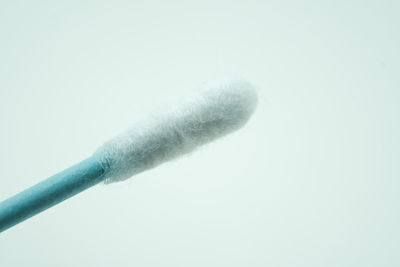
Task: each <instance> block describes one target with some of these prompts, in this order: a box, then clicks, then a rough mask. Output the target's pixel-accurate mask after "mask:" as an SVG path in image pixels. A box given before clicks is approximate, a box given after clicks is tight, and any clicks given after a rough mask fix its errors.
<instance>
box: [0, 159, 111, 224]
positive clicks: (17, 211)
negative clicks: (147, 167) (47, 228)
mask: <svg viewBox="0 0 400 267" xmlns="http://www.w3.org/2000/svg"><path fill="white" fill-rule="evenodd" d="M103 174H104V169H103V167H102V166H101V165H100V164H99V163H98V162H97V161H96V160H95V159H94V158H88V159H86V160H83V161H82V162H80V163H78V164H76V165H74V166H72V167H70V168H68V169H66V170H64V171H62V172H60V173H58V174H56V175H53V176H51V177H50V178H48V179H46V180H44V181H42V182H40V183H38V184H36V185H34V186H32V187H30V188H28V189H26V190H25V191H22V192H21V193H19V194H17V195H15V196H13V197H10V198H9V199H6V200H4V201H3V202H1V203H0V232H2V231H4V230H6V229H8V228H10V227H12V226H14V225H16V224H18V223H20V222H22V221H24V220H26V219H28V218H30V217H32V216H34V215H36V214H38V213H40V212H42V211H44V210H46V209H48V208H50V207H52V206H54V205H56V204H58V203H60V202H61V201H63V200H65V199H67V198H70V197H72V196H74V195H76V194H78V193H79V192H82V191H83V190H85V189H87V188H89V187H91V186H93V185H95V184H98V183H99V182H101V181H102V180H103Z"/></svg>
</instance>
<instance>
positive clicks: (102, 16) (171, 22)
mask: <svg viewBox="0 0 400 267" xmlns="http://www.w3.org/2000/svg"><path fill="white" fill-rule="evenodd" d="M399 14H400V4H399V2H398V1H386V0H376V1H356V0H351V1H350V0H341V1H314V0H308V1H249V0H242V1H218V0H202V1H172V0H171V1H2V2H1V3H0V33H1V35H0V123H1V125H2V126H1V129H2V130H1V131H0V160H1V171H2V174H1V178H0V199H5V198H7V197H9V196H11V195H13V194H14V193H17V192H19V191H20V190H22V189H24V188H26V187H28V186H30V185H32V184H34V183H36V182H38V181H40V180H41V179H43V178H46V177H48V176H50V175H52V174H54V173H56V172H58V171H60V170H62V169H64V168H66V167H69V166H70V165H72V164H74V163H76V162H78V161H79V160H81V159H84V158H85V157H88V156H89V155H90V154H91V153H92V152H93V151H94V150H95V149H96V148H97V147H98V146H99V145H100V144H101V143H102V142H103V141H105V140H107V139H108V138H110V137H112V136H114V135H115V134H117V133H118V132H120V131H121V130H123V129H125V128H126V127H128V126H129V125H130V124H131V123H132V122H133V121H135V120H136V119H138V118H140V117H142V116H143V115H145V114H146V113H147V112H148V111H150V110H152V109H153V108H154V107H156V106H158V105H159V104H160V103H162V102H164V101H168V100H170V99H171V98H174V97H176V96H180V95H184V94H186V93H188V92H190V91H191V90H192V89H193V88H195V87H196V86H197V85H198V84H200V83H201V82H202V81H205V80H207V79H210V78H212V77H215V76H218V75H219V74H221V73H234V74H239V75H241V76H244V77H246V78H248V79H249V80H250V81H252V82H253V83H254V84H255V85H256V86H257V87H258V88H259V94H260V103H259V108H258V110H257V112H256V114H255V116H254V117H253V118H252V120H251V121H250V123H249V124H248V125H247V127H245V128H244V129H243V130H241V131H239V132H237V133H235V134H234V135H231V136H229V137H227V138H225V139H223V140H221V141H218V142H216V143H214V144H212V145H210V146H208V147H206V148H204V149H201V151H198V152H197V153H195V154H193V155H192V156H190V157H184V158H183V159H180V160H178V161H174V162H172V163H170V164H166V165H163V166H161V167H159V168H157V169H155V170H152V171H148V172H146V173H143V174H141V175H139V176H137V177H136V179H132V180H130V181H128V182H125V183H119V184H115V185H110V186H97V187H95V188H93V189H91V190H88V191H87V192H85V193H83V194H81V195H79V196H77V197H74V198H73V199H70V200H68V201H66V202H64V203H62V204H60V205H58V206H56V207H54V208H52V209H50V210H48V211H46V212H44V213H42V214H40V215H39V216H36V217H34V218H32V219H30V220H28V221H26V222H24V223H22V224H20V225H18V226H16V227H14V228H12V229H10V230H8V231H6V232H4V233H2V234H0V266H2V267H8V266H29V267H32V266H77V267H79V266H143V267H147V266H174V267H176V266H185V267H187V266H194V267H195V266H216V267H217V266H218V267H220V266H229V267H233V266H252V267H253V266H254V267H256V266H281V267H293V266H304V267H313V266H315V267H320V266H324V267H333V266H335V267H336V266H360V267H369V266H379V267H381V266H385V267H392V266H393V267H394V266H400V254H399V245H400V230H399V225H400V211H399V210H400V207H399V205H400V182H399V176H400V164H399V157H400V143H399V136H400V127H399V125H400V121H399V115H400V108H399V104H400V75H399V71H400V51H399V47H400V34H399V33H400V30H399V29H400V16H399Z"/></svg>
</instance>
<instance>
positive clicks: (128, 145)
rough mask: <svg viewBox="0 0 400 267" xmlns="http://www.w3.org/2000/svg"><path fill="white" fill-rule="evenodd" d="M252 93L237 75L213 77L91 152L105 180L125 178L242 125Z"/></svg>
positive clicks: (252, 102) (253, 98)
mask: <svg viewBox="0 0 400 267" xmlns="http://www.w3.org/2000/svg"><path fill="white" fill-rule="evenodd" d="M256 106H257V93H256V91H255V89H254V88H253V86H252V85H251V84H250V83H248V82H247V81H244V80H241V79H227V78H224V79H219V80H215V81H211V82H208V83H206V84H204V86H203V88H202V90H200V91H199V92H197V93H195V94H194V95H192V96H190V97H188V98H185V99H183V100H182V101H181V102H178V103H177V104H176V105H174V106H169V107H168V108H166V109H165V110H159V111H158V113H157V114H153V115H151V116H149V117H148V118H146V119H145V120H142V121H139V122H137V123H135V124H134V125H133V126H132V127H131V128H130V129H129V130H128V131H126V132H124V133H122V134H121V135H119V136H117V137H115V138H113V139H111V140H109V141H108V142H106V143H105V144H104V145H103V146H101V147H100V148H99V149H98V150H97V151H96V152H95V154H94V156H95V157H96V158H97V160H98V161H99V162H100V164H102V166H103V167H104V169H105V172H106V174H105V175H106V177H105V180H104V181H105V183H112V182H116V181H122V180H125V179H127V178H129V177H131V176H132V175H134V174H136V173H139V172H142V171H145V170H147V169H150V168H153V167H155V166H157V165H159V164H161V163H163V162H166V161H168V160H171V159H174V158H176V157H178V156H180V155H183V154H186V153H189V152H191V151H193V150H194V149H195V148H196V147H198V146H201V145H203V144H205V143H208V142H210V141H212V140H214V139H216V138H218V137H221V136H223V135H225V134H227V133H229V132H232V131H234V130H236V129H238V128H240V127H241V126H243V125H244V124H245V123H246V122H247V121H248V119H249V118H250V116H251V114H252V113H253V111H254V109H255V107H256Z"/></svg>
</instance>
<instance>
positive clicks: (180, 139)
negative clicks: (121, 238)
mask: <svg viewBox="0 0 400 267" xmlns="http://www.w3.org/2000/svg"><path fill="white" fill-rule="evenodd" d="M256 105H257V94H256V91H255V90H254V88H253V87H252V86H251V84H249V83H248V82H246V81H244V80H241V79H228V78H224V79H219V80H216V81H212V82H208V83H206V84H205V85H204V86H203V88H202V90H201V91H200V92H197V93H195V94H194V95H192V96H190V97H188V98H186V99H183V100H182V101H181V102H179V103H178V104H176V105H174V106H169V107H167V108H166V109H165V110H163V111H162V112H158V113H155V114H152V115H151V116H149V117H148V118H146V119H145V120H142V121H139V122H137V123H135V124H134V125H133V127H131V128H130V129H129V130H128V131H126V132H124V133H122V134H121V135H119V136H117V137H115V138H113V139H111V140H109V141H108V142H106V143H105V144H104V145H103V146H101V147H100V148H99V149H98V150H97V151H96V152H95V153H94V154H93V156H91V157H90V158H88V159H86V160H84V161H82V162H80V163H78V164H76V165H74V166H72V167H70V168H69V169H66V170H64V171H62V172H60V173H58V174H56V175H54V176H52V177H50V178H48V179H46V180H44V181H42V182H40V183H38V184H36V185H34V186H32V187H30V188H28V189H26V190H25V191H22V192H21V193H19V194H17V195H15V196H13V197H11V198H9V199H7V200H5V201H3V202H1V203H0V232H1V231H4V230H6V229H8V228H10V227H12V226H13V225H15V224H17V223H19V222H21V221H23V220H26V219H28V218H29V217H32V216H34V215H35V214H37V213H39V212H41V211H43V210H45V209H47V208H50V207H51V206H53V205H56V204H57V203H60V202H61V201H63V200H65V199H67V198H69V197H71V196H73V195H75V194H77V193H79V192H81V191H83V190H85V189H87V188H89V187H91V186H93V185H95V184H98V183H100V182H102V181H104V182H105V183H112V182H117V181H122V180H125V179H127V178H129V177H131V176H132V175H134V174H137V173H139V172H142V171H145V170H147V169H150V168H153V167H155V166H157V165H159V164H161V163H163V162H166V161H168V160H171V159H174V158H176V157H178V156H180V155H183V154H187V153H189V152H192V151H193V150H195V149H196V148H197V147H199V146H201V145H203V144H206V143H208V142H210V141H212V140H214V139H216V138H218V137H221V136H224V135H226V134H228V133H229V132H232V131H234V130H236V129H238V128H240V127H241V126H243V125H244V124H245V123H246V122H247V121H248V119H249V118H250V116H251V114H252V113H253V111H254V109H255V107H256Z"/></svg>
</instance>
